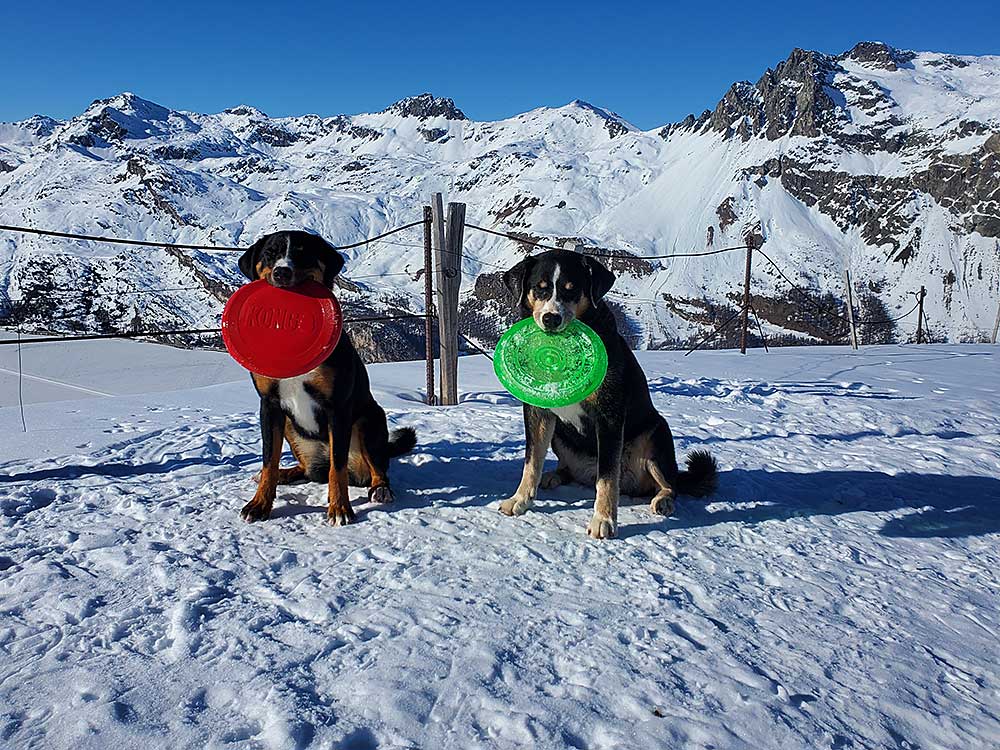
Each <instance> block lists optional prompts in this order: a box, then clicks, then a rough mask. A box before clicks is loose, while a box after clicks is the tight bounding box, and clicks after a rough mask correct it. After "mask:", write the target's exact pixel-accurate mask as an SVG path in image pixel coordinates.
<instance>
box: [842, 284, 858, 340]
mask: <svg viewBox="0 0 1000 750" xmlns="http://www.w3.org/2000/svg"><path fill="white" fill-rule="evenodd" d="M844 283H845V284H846V285H847V321H848V322H849V323H850V324H851V348H852V349H857V348H858V329H857V327H855V325H854V289H853V288H852V287H851V272H850V271H849V270H848V269H846V268H845V269H844Z"/></svg>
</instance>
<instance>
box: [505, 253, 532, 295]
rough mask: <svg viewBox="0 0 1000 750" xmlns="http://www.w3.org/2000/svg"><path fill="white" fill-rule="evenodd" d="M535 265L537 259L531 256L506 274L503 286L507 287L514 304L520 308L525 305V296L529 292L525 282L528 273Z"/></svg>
mask: <svg viewBox="0 0 1000 750" xmlns="http://www.w3.org/2000/svg"><path fill="white" fill-rule="evenodd" d="M534 265H535V259H534V258H532V257H530V256H529V257H527V258H525V259H524V260H522V261H521V262H520V263H518V264H517V265H516V266H514V267H513V268H511V269H510V270H509V271H505V272H504V275H503V285H504V286H505V287H507V291H509V292H510V294H511V297H513V299H514V304H515V305H517V306H519V307H520V306H523V305H524V303H525V300H524V295H525V293H526V292H527V290H526V289H525V288H524V282H525V281H526V280H527V278H528V273H529V272H530V271H531V268H532V266H534Z"/></svg>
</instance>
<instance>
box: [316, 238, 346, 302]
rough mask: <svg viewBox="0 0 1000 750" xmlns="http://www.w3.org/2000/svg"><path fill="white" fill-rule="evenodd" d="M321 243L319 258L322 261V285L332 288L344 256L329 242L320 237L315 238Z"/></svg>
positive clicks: (340, 269)
mask: <svg viewBox="0 0 1000 750" xmlns="http://www.w3.org/2000/svg"><path fill="white" fill-rule="evenodd" d="M317 239H319V241H320V242H321V243H323V247H322V250H321V252H320V260H321V261H323V286H325V287H328V288H330V289H332V288H333V280H334V279H335V278H337V274H339V273H340V272H341V271H342V270H343V268H344V256H343V255H341V254H340V253H339V252H337V250H336V249H335V248H334V247H333V245H331V244H330V243H329V242H327V241H326V240H324V239H322V238H317Z"/></svg>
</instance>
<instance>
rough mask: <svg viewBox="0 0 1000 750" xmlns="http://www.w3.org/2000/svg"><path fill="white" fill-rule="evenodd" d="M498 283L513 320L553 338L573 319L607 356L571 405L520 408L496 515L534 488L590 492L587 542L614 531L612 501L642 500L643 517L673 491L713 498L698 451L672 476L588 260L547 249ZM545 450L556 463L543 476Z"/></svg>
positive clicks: (596, 269)
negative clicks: (513, 471)
mask: <svg viewBox="0 0 1000 750" xmlns="http://www.w3.org/2000/svg"><path fill="white" fill-rule="evenodd" d="M503 282H504V285H505V286H506V287H507V289H508V290H509V291H510V292H511V294H512V296H513V298H514V307H515V309H516V310H517V312H518V313H519V314H520V317H521V318H522V319H523V318H527V317H532V318H534V321H535V323H536V324H537V325H538V327H539V328H541V329H543V330H545V331H549V332H552V333H557V332H559V331H562V330H564V329H565V328H566V327H567V326H568V325H569V324H570V323H572V322H573V321H574V320H580V321H581V322H583V323H586V324H587V325H588V326H590V327H591V328H592V329H594V331H595V332H596V333H597V335H598V336H600V338H601V341H602V342H604V346H605V348H606V349H607V352H608V373H607V375H606V376H605V378H604V382H603V383H601V385H600V387H598V389H597V390H596V391H594V392H593V393H592V394H591V395H589V396H587V398H585V399H584V400H583V401H581V402H580V403H577V404H573V405H572V406H561V407H558V408H550V409H543V408H539V407H537V406H531V405H529V404H524V433H525V439H526V445H525V457H524V471H523V472H522V474H521V482H520V484H519V485H518V487H517V490H516V491H515V492H514V494H513V495H512V496H511V497H509V498H507V499H506V500H504V501H503V502H502V503H501V504H500V512H501V513H504V514H505V515H508V516H519V515H522V514H523V513H526V512H527V511H528V510H529V509H530V508H531V506H532V505H533V504H534V502H535V497H536V494H537V492H538V488H539V486H541V487H543V488H545V489H551V488H554V487H558V486H560V485H563V484H569V483H571V482H576V483H579V484H585V485H591V486H595V485H596V495H597V499H596V501H595V503H594V515H593V518H592V519H591V521H590V523H589V525H588V526H587V534H588V535H589V536H591V537H594V538H596V539H608V538H611V537H614V536H615V535H616V534H617V533H618V498H619V494H620V493H624V494H627V495H633V496H649V495H652V500H651V501H650V504H649V509H650V510H651V511H652V512H653V513H654V514H656V515H664V516H668V515H671V514H672V513H673V512H674V498H675V497H676V495H677V494H678V493H680V494H684V495H692V496H695V497H703V496H706V495H710V494H711V493H712V492H714V491H715V488H716V483H717V475H718V468H717V466H716V462H715V459H714V458H713V457H712V456H711V455H710V454H709V453H708V452H707V451H693V452H692V453H691V454H690V455H689V456H688V458H687V468H686V470H685V471H679V470H678V467H677V459H676V457H675V453H674V438H673V435H672V434H671V432H670V427H669V426H668V425H667V421H666V420H665V419H664V418H663V417H662V416H661V415H660V414H659V413H658V412H657V411H656V409H655V407H654V406H653V402H652V400H651V398H650V396H649V385H648V384H647V382H646V376H645V374H644V373H643V371H642V368H641V367H640V366H639V363H638V361H636V358H635V355H634V354H633V353H632V351H631V349H629V347H628V346H627V345H626V343H625V340H624V339H623V338H622V337H621V335H620V334H619V333H618V324H617V322H616V320H615V317H614V315H612V313H611V310H610V309H609V308H608V306H607V304H606V303H605V302H604V295H605V294H607V292H608V291H609V290H610V289H611V286H612V285H613V284H614V282H615V275H614V274H613V273H611V271H609V270H608V269H607V268H605V267H604V266H603V265H601V263H599V262H598V261H597V260H595V259H594V258H593V257H591V256H588V255H581V254H579V253H576V252H573V251H570V250H550V251H548V252H545V253H541V254H539V255H535V256H531V257H528V258H526V259H524V260H522V261H521V262H520V263H518V264H517V265H515V266H514V267H513V268H511V269H510V270H509V271H507V272H506V273H505V274H504V275H503ZM550 444H551V447H552V449H553V450H554V451H555V454H556V456H557V458H558V459H559V462H558V466H557V468H556V469H555V471H550V472H547V473H545V474H543V473H542V467H543V465H544V463H545V454H546V452H547V451H548V449H549V446H550Z"/></svg>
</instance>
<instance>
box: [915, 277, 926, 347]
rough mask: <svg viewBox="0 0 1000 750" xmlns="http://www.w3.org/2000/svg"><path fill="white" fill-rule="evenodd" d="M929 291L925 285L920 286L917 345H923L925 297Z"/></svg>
mask: <svg viewBox="0 0 1000 750" xmlns="http://www.w3.org/2000/svg"><path fill="white" fill-rule="evenodd" d="M926 296H927V290H926V289H924V287H923V284H921V285H920V293H919V294H918V295H917V343H918V344H922V343H923V338H924V297H926Z"/></svg>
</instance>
